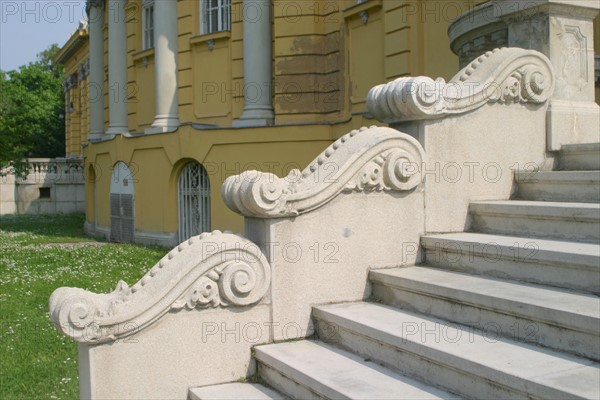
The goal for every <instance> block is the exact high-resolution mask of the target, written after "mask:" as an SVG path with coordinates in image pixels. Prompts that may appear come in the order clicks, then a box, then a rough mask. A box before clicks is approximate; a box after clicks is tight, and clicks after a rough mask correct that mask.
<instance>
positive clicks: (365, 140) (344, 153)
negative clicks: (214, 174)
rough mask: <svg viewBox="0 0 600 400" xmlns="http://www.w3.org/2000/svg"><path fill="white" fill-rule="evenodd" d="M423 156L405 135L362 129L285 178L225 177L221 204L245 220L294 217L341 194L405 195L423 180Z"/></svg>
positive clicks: (262, 175) (250, 174)
mask: <svg viewBox="0 0 600 400" xmlns="http://www.w3.org/2000/svg"><path fill="white" fill-rule="evenodd" d="M424 160H425V155H424V152H423V149H422V147H421V145H420V144H419V143H418V142H417V141H416V140H414V139H413V138H411V137H410V136H408V135H403V134H401V133H399V132H398V131H395V130H392V129H388V128H378V127H375V126H372V127H371V128H361V129H359V130H354V131H352V132H350V133H349V134H347V135H345V136H343V137H341V138H340V139H338V140H337V141H336V142H335V143H333V144H332V145H331V146H329V147H328V148H327V149H326V150H325V151H324V152H323V153H321V154H320V155H319V156H318V157H317V158H316V159H315V161H314V162H313V163H311V164H310V165H309V166H308V167H306V168H305V169H304V171H302V172H300V171H299V170H293V171H291V172H290V174H289V175H288V176H287V177H285V178H279V177H277V176H275V175H273V174H269V173H262V172H258V171H247V172H245V173H243V174H242V175H238V176H232V177H229V178H228V179H227V180H226V181H225V183H224V184H223V189H222V194H223V200H224V201H225V203H226V204H227V206H228V207H229V208H230V209H232V210H233V211H235V212H237V213H239V214H242V215H244V216H247V217H258V218H278V217H295V216H298V215H300V214H304V213H307V212H309V211H312V210H316V209H318V208H320V207H322V206H324V205H325V204H327V203H329V202H330V201H332V200H333V199H334V198H336V197H337V196H339V195H340V194H341V193H351V192H365V193H368V192H389V191H397V192H403V191H409V190H411V189H414V188H415V187H416V186H417V185H419V184H420V183H421V181H422V176H421V165H422V164H423V163H424Z"/></svg>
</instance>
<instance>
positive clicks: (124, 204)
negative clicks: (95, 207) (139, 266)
mask: <svg viewBox="0 0 600 400" xmlns="http://www.w3.org/2000/svg"><path fill="white" fill-rule="evenodd" d="M133 182H134V180H133V175H132V174H131V171H130V170H129V167H127V165H126V164H125V163H124V162H121V161H119V162H118V163H116V164H115V166H114V168H113V173H112V179H111V181H110V240H112V241H115V242H125V243H130V242H133V238H134V233H135V224H134V220H133V217H134V211H133V205H134V202H133V193H134V191H133Z"/></svg>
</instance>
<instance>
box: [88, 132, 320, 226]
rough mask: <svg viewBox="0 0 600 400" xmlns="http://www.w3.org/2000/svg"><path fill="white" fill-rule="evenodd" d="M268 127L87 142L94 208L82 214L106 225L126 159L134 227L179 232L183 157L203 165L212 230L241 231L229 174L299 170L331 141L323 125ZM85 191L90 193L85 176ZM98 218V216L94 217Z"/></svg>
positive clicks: (185, 159)
mask: <svg viewBox="0 0 600 400" xmlns="http://www.w3.org/2000/svg"><path fill="white" fill-rule="evenodd" d="M310 128H311V129H310V131H309V130H307V129H305V127H300V126H290V127H271V128H259V129H253V130H252V131H251V132H244V131H243V130H234V129H223V130H211V131H197V130H193V129H192V128H191V127H182V128H180V130H179V132H178V134H162V135H151V136H147V137H142V138H135V139H132V138H125V137H122V136H119V137H117V138H115V139H114V140H112V141H109V142H104V143H99V144H95V145H94V146H88V147H87V148H86V151H85V163H86V166H87V168H89V166H90V165H92V166H93V167H94V171H95V175H96V176H95V190H96V204H97V207H96V210H95V211H96V212H95V214H94V210H93V209H92V208H91V207H87V208H86V219H87V220H88V221H94V220H96V221H97V223H98V225H101V226H109V225H110V208H109V204H108V199H109V193H110V180H111V176H112V169H113V166H114V165H115V164H116V163H117V162H118V161H123V162H125V163H126V164H127V165H128V166H129V168H130V170H131V173H132V175H133V179H134V188H135V225H136V230H139V231H146V232H176V231H177V226H178V222H177V178H178V172H179V171H180V169H181V167H182V166H183V165H184V164H185V162H186V161H190V160H196V161H198V162H200V163H202V164H203V165H204V167H205V168H206V170H207V172H208V174H209V178H210V184H211V220H212V229H229V230H235V231H238V232H241V231H243V220H242V218H241V217H240V216H239V215H237V214H235V213H233V212H232V211H230V210H228V209H227V208H226V207H225V205H224V204H223V202H222V200H221V185H222V183H223V181H224V180H225V179H226V178H227V177H228V176H231V175H237V174H240V173H241V172H243V171H244V170H246V169H257V170H260V171H266V172H272V173H275V174H276V175H279V176H285V175H287V174H288V173H289V172H290V171H291V169H293V168H299V169H303V168H304V167H305V166H306V165H308V163H309V162H310V161H312V160H313V158H314V157H315V156H316V155H318V154H319V153H320V152H321V151H322V150H323V149H324V148H325V147H327V145H329V144H330V143H331V129H330V127H329V126H326V125H314V126H312V127H310ZM86 190H87V191H86V194H89V193H93V190H94V189H93V188H92V185H91V184H90V182H89V180H88V182H87V183H86ZM96 218H97V219H96Z"/></svg>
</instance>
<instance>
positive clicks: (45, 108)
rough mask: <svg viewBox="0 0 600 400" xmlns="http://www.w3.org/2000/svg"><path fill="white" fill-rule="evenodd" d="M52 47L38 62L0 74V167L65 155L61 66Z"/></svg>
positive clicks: (16, 167) (15, 165) (38, 56)
mask: <svg viewBox="0 0 600 400" xmlns="http://www.w3.org/2000/svg"><path fill="white" fill-rule="evenodd" d="M59 50H60V48H59V47H58V45H57V44H53V45H51V46H50V47H49V48H48V49H47V50H44V51H43V52H41V53H40V54H38V55H37V61H35V62H32V63H29V64H27V65H24V66H21V67H19V69H18V70H13V71H8V72H5V71H0V93H1V95H0V96H1V97H0V168H4V167H6V166H12V167H13V168H12V169H13V170H14V169H19V167H18V165H19V163H20V161H21V160H22V159H23V158H25V157H61V156H64V148H65V146H64V141H65V129H64V119H63V118H64V117H63V115H64V94H63V89H62V80H63V67H62V66H61V65H59V64H56V63H55V62H54V61H53V59H52V57H53V56H54V55H55V54H56V53H57V52H58V51H59Z"/></svg>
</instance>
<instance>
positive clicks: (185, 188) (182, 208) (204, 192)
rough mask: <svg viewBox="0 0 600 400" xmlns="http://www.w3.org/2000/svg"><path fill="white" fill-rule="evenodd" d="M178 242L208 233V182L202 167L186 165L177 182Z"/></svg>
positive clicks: (194, 164)
mask: <svg viewBox="0 0 600 400" xmlns="http://www.w3.org/2000/svg"><path fill="white" fill-rule="evenodd" d="M177 195H178V213H179V242H180V243H181V242H183V241H184V240H186V239H189V238H190V237H192V236H195V235H199V234H201V233H202V232H208V231H210V182H209V180H208V174H207V173H206V170H205V169H204V167H203V166H202V165H201V164H199V163H197V162H191V163H189V164H187V165H186V166H185V167H184V168H183V170H182V171H181V175H179V180H178V182H177Z"/></svg>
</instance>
